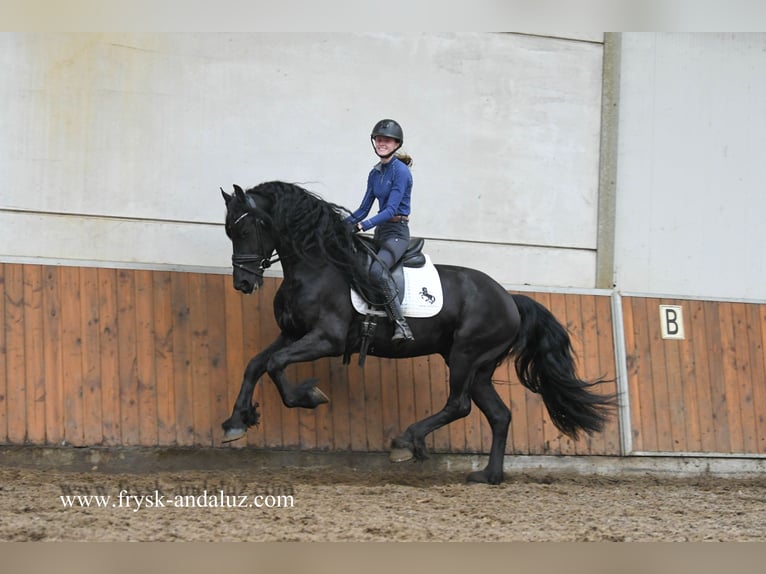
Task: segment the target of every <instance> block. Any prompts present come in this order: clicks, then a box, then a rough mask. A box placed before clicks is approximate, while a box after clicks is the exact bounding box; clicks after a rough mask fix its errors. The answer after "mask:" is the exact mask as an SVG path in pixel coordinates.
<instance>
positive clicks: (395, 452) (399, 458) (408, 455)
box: [388, 448, 415, 462]
mask: <svg viewBox="0 0 766 574" xmlns="http://www.w3.org/2000/svg"><path fill="white" fill-rule="evenodd" d="M413 458H415V455H414V453H413V452H412V451H411V450H410V449H408V448H392V449H391V452H390V453H389V454H388V460H390V461H391V462H405V461H407V460H412V459H413Z"/></svg>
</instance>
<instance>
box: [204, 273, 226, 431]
mask: <svg viewBox="0 0 766 574" xmlns="http://www.w3.org/2000/svg"><path fill="white" fill-rule="evenodd" d="M225 278H226V277H225V276H224V275H212V274H207V275H205V284H206V292H207V302H206V306H207V309H208V313H207V337H208V354H209V370H208V372H209V377H210V396H209V398H208V400H209V401H210V421H209V424H210V433H211V442H212V444H213V445H216V446H220V445H221V444H222V442H221V439H222V438H223V430H222V429H221V423H222V422H223V421H224V420H225V419H226V418H227V417H228V416H229V409H230V408H231V405H230V404H229V396H228V395H229V393H228V382H227V379H228V377H229V369H228V365H227V363H226V331H227V325H226V304H225V295H224V290H225V288H226V285H225V284H224V279H225Z"/></svg>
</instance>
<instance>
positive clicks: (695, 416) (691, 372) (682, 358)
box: [677, 301, 707, 452]
mask: <svg viewBox="0 0 766 574" xmlns="http://www.w3.org/2000/svg"><path fill="white" fill-rule="evenodd" d="M680 304H681V305H682V306H683V314H684V315H683V318H684V331H685V333H686V339H684V340H682V341H677V342H678V343H679V345H678V347H679V349H678V350H679V362H680V365H679V378H680V381H681V393H682V397H683V403H684V415H685V423H686V424H685V431H686V447H685V448H686V452H699V451H701V450H702V426H701V424H702V418H701V417H700V405H701V403H702V401H703V400H704V398H703V397H704V389H703V387H705V386H707V385H706V383H707V381H704V380H703V381H700V380H699V379H698V377H697V372H696V371H697V361H696V357H695V343H696V341H695V338H697V337H698V336H699V334H698V333H696V332H695V331H694V329H693V328H692V327H693V326H694V327H696V326H697V324H698V322H697V321H696V320H695V315H697V314H698V313H699V308H698V307H697V306H696V302H695V301H683V302H680ZM700 391H702V392H700Z"/></svg>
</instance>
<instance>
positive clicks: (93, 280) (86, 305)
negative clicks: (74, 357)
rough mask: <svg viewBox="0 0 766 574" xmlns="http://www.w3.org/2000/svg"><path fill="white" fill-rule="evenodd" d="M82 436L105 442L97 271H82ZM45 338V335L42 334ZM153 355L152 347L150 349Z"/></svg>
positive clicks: (88, 440)
mask: <svg viewBox="0 0 766 574" xmlns="http://www.w3.org/2000/svg"><path fill="white" fill-rule="evenodd" d="M80 305H81V311H82V314H81V327H80V331H81V333H82V337H81V338H82V373H83V389H82V392H83V395H82V404H83V421H84V424H83V434H84V437H83V439H84V442H85V444H86V445H99V444H102V443H103V442H104V432H103V424H102V421H103V419H104V416H103V409H102V396H101V320H100V301H99V283H98V269H96V268H94V267H83V268H81V269H80ZM41 336H44V335H41ZM150 352H151V348H150Z"/></svg>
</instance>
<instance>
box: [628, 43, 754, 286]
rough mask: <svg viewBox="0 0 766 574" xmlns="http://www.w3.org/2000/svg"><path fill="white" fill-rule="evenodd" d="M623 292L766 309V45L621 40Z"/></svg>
mask: <svg viewBox="0 0 766 574" xmlns="http://www.w3.org/2000/svg"><path fill="white" fill-rule="evenodd" d="M622 54H623V57H622V70H621V75H622V82H621V93H620V122H619V123H620V126H619V154H618V179H617V216H616V241H615V260H616V283H617V286H618V288H619V289H621V290H622V291H626V292H641V293H654V294H676V295H686V296H696V297H705V298H724V299H755V300H765V299H766V265H764V263H763V260H764V257H763V254H762V251H763V246H764V245H766V225H764V223H763V214H764V213H766V194H765V193H764V190H766V161H764V150H766V105H764V103H765V102H766V34H762V33H760V34H650V33H640V34H624V35H623V40H622Z"/></svg>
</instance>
